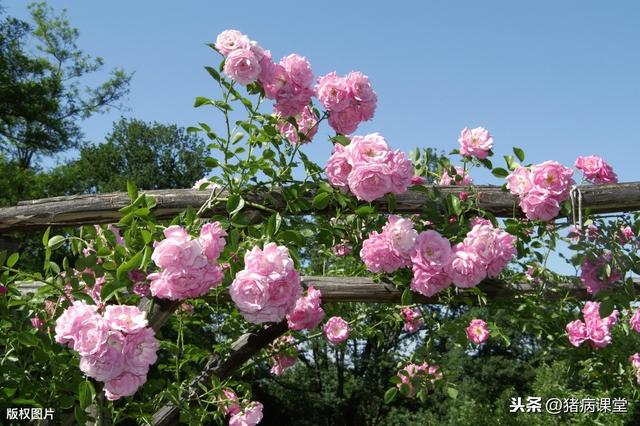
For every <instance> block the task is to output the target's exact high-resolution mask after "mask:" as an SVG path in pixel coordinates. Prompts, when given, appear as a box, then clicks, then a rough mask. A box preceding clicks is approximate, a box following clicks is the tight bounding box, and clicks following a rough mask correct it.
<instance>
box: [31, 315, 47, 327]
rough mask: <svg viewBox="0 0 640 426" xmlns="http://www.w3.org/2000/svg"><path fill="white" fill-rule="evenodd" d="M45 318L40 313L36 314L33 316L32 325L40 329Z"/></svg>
mask: <svg viewBox="0 0 640 426" xmlns="http://www.w3.org/2000/svg"><path fill="white" fill-rule="evenodd" d="M44 324H45V322H44V320H43V319H42V318H40V316H39V315H34V316H32V317H31V326H32V327H33V328H35V329H37V330H40V329H42V328H43V327H44Z"/></svg>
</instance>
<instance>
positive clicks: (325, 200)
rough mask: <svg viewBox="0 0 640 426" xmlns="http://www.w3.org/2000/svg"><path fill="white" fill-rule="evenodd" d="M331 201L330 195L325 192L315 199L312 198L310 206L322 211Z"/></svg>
mask: <svg viewBox="0 0 640 426" xmlns="http://www.w3.org/2000/svg"><path fill="white" fill-rule="evenodd" d="M330 200H331V195H330V194H329V193H327V192H321V193H319V194H318V195H316V196H315V197H313V201H312V202H311V205H312V206H313V208H314V209H317V210H324V209H326V208H327V206H328V205H329V201H330Z"/></svg>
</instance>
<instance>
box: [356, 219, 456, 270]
mask: <svg viewBox="0 0 640 426" xmlns="http://www.w3.org/2000/svg"><path fill="white" fill-rule="evenodd" d="M417 238H418V232H417V231H416V230H415V229H413V222H411V220H409V219H405V218H402V217H400V216H396V215H390V216H389V218H388V220H387V223H386V225H385V226H384V228H382V232H380V233H378V232H377V231H372V232H371V233H370V234H369V238H367V239H366V240H364V242H363V243H362V250H360V258H361V259H362V261H363V262H364V263H365V265H367V269H368V270H369V271H371V272H373V273H378V272H382V271H384V272H387V273H391V272H394V271H396V270H397V269H399V268H402V267H406V266H410V265H411V255H412V253H413V251H414V246H415V244H416V239H417ZM447 243H448V242H447Z"/></svg>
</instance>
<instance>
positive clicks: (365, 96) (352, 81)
mask: <svg viewBox="0 0 640 426" xmlns="http://www.w3.org/2000/svg"><path fill="white" fill-rule="evenodd" d="M347 88H348V90H349V95H351V97H352V98H353V99H355V100H357V101H359V102H368V101H371V100H374V98H375V96H376V93H375V92H374V91H373V87H371V82H370V81H369V77H367V76H366V75H364V74H362V73H361V72H359V71H358V72H354V71H352V72H350V73H349V74H347Z"/></svg>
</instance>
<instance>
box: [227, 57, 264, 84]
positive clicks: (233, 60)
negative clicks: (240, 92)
mask: <svg viewBox="0 0 640 426" xmlns="http://www.w3.org/2000/svg"><path fill="white" fill-rule="evenodd" d="M260 71H261V68H260V59H259V58H257V57H256V55H255V54H254V53H253V52H252V51H251V50H249V49H236V50H234V51H232V52H231V53H229V55H228V56H227V59H226V60H225V63H224V73H225V74H227V75H228V76H229V77H230V78H231V79H233V80H235V81H237V82H238V83H240V84H242V85H245V86H246V85H247V84H250V83H253V82H254V81H256V80H257V79H258V76H259V75H260Z"/></svg>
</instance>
